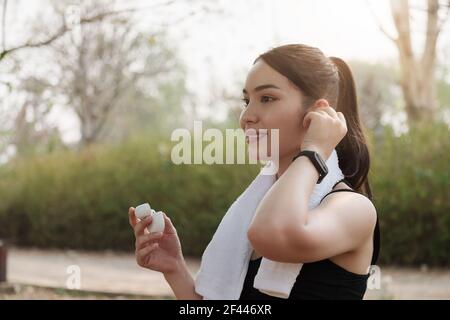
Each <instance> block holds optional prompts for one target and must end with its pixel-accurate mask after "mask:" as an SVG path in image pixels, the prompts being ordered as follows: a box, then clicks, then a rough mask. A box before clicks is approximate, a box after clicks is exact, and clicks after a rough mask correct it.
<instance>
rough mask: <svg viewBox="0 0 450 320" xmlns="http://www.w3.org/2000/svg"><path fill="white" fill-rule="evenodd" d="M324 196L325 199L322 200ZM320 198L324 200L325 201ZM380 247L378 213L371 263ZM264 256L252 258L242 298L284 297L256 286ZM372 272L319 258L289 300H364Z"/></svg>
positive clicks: (306, 270) (307, 266)
mask: <svg viewBox="0 0 450 320" xmlns="http://www.w3.org/2000/svg"><path fill="white" fill-rule="evenodd" d="M340 182H345V183H346V184H347V185H349V186H350V184H349V183H348V181H346V180H345V179H342V180H340V181H338V182H337V183H336V184H335V185H334V186H333V188H334V187H335V186H336V185H337V184H338V183H340ZM342 191H350V192H357V191H355V190H349V189H339V190H332V191H330V192H329V193H327V194H326V195H325V196H324V197H323V198H325V197H326V196H327V195H329V194H331V193H333V192H342ZM323 198H322V200H323ZM322 200H321V201H322ZM379 250H380V228H379V225H378V217H377V221H376V225H375V230H374V237H373V253H372V261H371V264H372V265H374V264H376V262H377V259H378V254H379ZM261 259H262V257H260V258H258V259H255V260H250V262H249V266H248V270H247V275H246V277H245V280H244V286H243V289H242V292H241V296H240V298H239V300H285V299H283V298H278V297H274V296H270V295H267V294H264V293H262V292H260V291H259V290H258V289H255V288H254V287H253V281H254V278H255V276H256V273H257V272H258V268H259V265H260V263H261ZM369 275H370V274H357V273H353V272H350V271H348V270H346V269H344V268H342V267H341V266H339V265H337V264H335V263H334V262H332V261H331V260H330V259H325V260H320V261H316V262H312V263H305V264H303V266H302V269H301V271H300V273H299V275H298V276H297V279H296V282H295V284H294V286H293V288H292V290H291V293H290V295H289V298H288V299H289V300H312V299H332V300H339V299H348V300H349V299H357V300H361V299H362V298H363V297H364V293H365V292H366V288H367V279H368V278H369Z"/></svg>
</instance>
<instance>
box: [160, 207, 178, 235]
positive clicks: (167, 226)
mask: <svg viewBox="0 0 450 320" xmlns="http://www.w3.org/2000/svg"><path fill="white" fill-rule="evenodd" d="M163 214H164V222H165V223H164V233H169V234H176V233H177V230H176V229H175V227H174V226H173V223H172V220H170V218H169V217H168V216H167V215H166V214H165V213H164V212H163Z"/></svg>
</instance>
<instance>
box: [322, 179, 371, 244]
mask: <svg viewBox="0 0 450 320" xmlns="http://www.w3.org/2000/svg"><path fill="white" fill-rule="evenodd" d="M339 185H340V186H339ZM339 185H338V186H336V188H334V189H333V190H349V191H348V192H333V193H331V194H329V195H327V196H326V197H325V198H324V199H323V201H322V202H321V204H320V205H319V207H321V208H322V209H323V212H328V213H330V214H333V215H337V217H338V218H339V220H340V221H342V223H344V224H346V225H347V226H348V227H349V228H350V230H352V232H356V233H359V234H360V236H361V237H365V236H371V235H372V232H373V229H374V227H375V224H376V220H377V211H376V208H375V206H374V204H373V203H372V201H371V200H370V199H369V198H367V197H366V196H364V195H363V194H360V193H358V192H354V191H353V189H351V188H349V187H348V186H346V185H345V184H339ZM350 190H352V191H350Z"/></svg>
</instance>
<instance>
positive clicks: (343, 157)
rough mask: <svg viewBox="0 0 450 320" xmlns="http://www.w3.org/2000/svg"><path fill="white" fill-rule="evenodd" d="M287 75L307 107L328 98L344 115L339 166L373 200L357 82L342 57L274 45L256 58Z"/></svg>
mask: <svg viewBox="0 0 450 320" xmlns="http://www.w3.org/2000/svg"><path fill="white" fill-rule="evenodd" d="M259 59H263V60H264V62H266V63H267V64H268V65H269V66H270V67H272V68H273V69H275V70H276V71H277V72H279V73H280V74H282V75H284V76H285V77H286V78H288V79H289V80H290V81H291V82H292V83H293V84H294V85H295V86H297V88H299V89H300V91H301V92H302V93H303V95H304V97H305V99H304V105H303V107H304V108H307V107H309V106H311V105H312V104H313V103H314V101H316V100H317V99H321V98H324V99H327V100H328V103H329V104H330V105H331V106H336V108H335V110H336V111H340V112H342V113H343V114H344V117H345V119H346V122H347V134H346V135H345V137H344V138H343V139H342V140H341V141H340V142H339V144H338V145H337V146H336V152H337V154H338V158H339V167H340V168H341V170H342V173H343V174H344V176H345V179H346V180H347V181H348V182H349V183H350V184H351V185H352V187H353V188H354V189H355V190H356V191H358V192H360V193H362V194H364V195H366V196H367V197H368V198H369V199H372V191H371V189H370V185H369V180H368V173H369V168H370V154H369V148H368V146H367V142H366V137H365V134H364V130H365V128H364V127H363V125H362V123H361V120H360V118H359V112H358V103H357V98H356V89H355V81H354V80H353V76H352V72H351V70H350V68H349V66H348V65H347V64H346V63H345V62H344V61H343V60H342V59H340V58H336V57H329V58H328V57H326V56H325V55H324V54H323V53H322V51H320V50H319V49H318V48H314V47H310V46H307V45H304V44H288V45H283V46H279V47H276V48H272V49H270V50H269V51H266V52H265V53H263V54H261V55H259V56H258V58H256V60H255V61H254V63H256V62H257V61H258V60H259Z"/></svg>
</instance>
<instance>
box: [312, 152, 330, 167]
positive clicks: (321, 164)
mask: <svg viewBox="0 0 450 320" xmlns="http://www.w3.org/2000/svg"><path fill="white" fill-rule="evenodd" d="M314 157H315V158H316V160H317V162H318V163H319V165H320V167H321V168H322V170H323V171H324V172H328V169H327V166H326V164H325V163H324V162H323V160H322V159H321V157H320V155H319V154H318V153H316V152H314Z"/></svg>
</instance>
